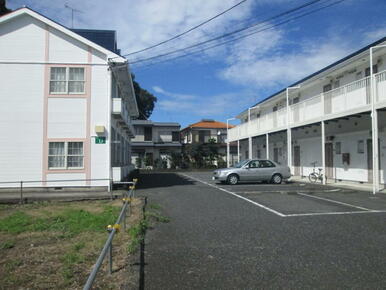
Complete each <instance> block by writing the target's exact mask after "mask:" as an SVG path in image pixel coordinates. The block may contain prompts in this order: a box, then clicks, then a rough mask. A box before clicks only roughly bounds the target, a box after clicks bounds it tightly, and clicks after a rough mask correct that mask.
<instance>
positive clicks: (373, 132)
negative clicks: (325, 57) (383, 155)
mask: <svg viewBox="0 0 386 290" xmlns="http://www.w3.org/2000/svg"><path fill="white" fill-rule="evenodd" d="M370 96H371V137H372V139H373V156H372V157H373V194H376V192H377V188H378V184H377V183H378V182H377V168H378V166H377V165H378V160H377V158H378V130H377V127H376V125H377V122H376V119H378V118H377V117H378V116H377V111H376V109H375V93H374V71H373V47H370Z"/></svg>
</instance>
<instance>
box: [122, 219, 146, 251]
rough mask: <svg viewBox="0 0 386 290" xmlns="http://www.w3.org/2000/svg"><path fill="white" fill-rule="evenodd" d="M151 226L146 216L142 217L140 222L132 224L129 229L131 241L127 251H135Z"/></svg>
mask: <svg viewBox="0 0 386 290" xmlns="http://www.w3.org/2000/svg"><path fill="white" fill-rule="evenodd" d="M148 227H149V222H148V220H147V219H146V218H144V219H142V220H141V221H140V222H139V223H138V224H136V225H134V226H132V227H131V228H130V229H129V230H128V233H129V236H130V243H129V245H128V246H127V251H128V253H129V254H132V253H134V252H135V251H136V250H137V249H138V247H139V245H140V244H141V242H142V241H143V239H144V236H145V232H146V230H147V228H148Z"/></svg>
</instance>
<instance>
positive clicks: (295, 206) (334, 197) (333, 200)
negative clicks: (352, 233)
mask: <svg viewBox="0 0 386 290" xmlns="http://www.w3.org/2000/svg"><path fill="white" fill-rule="evenodd" d="M183 175H184V177H185V178H189V179H192V180H195V181H197V182H201V183H203V184H206V185H207V186H210V187H213V188H217V189H218V190H221V191H223V192H225V193H228V194H231V195H233V196H235V197H238V198H241V199H243V200H245V201H246V202H250V203H252V204H254V205H256V206H258V207H260V208H263V209H265V210H268V211H270V212H272V213H274V214H276V215H278V216H281V217H300V216H313V215H350V214H385V213H386V197H385V195H383V194H379V195H376V196H373V195H372V194H370V193H368V192H363V191H357V190H351V189H341V188H335V187H331V186H323V185H321V184H309V183H299V182H289V183H283V184H280V185H274V184H262V183H241V184H237V185H227V184H221V183H219V182H217V181H214V180H212V174H211V172H189V173H187V174H183Z"/></svg>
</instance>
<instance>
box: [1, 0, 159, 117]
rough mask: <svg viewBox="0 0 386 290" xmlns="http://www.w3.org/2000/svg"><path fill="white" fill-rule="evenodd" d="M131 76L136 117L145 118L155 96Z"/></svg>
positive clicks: (150, 111) (150, 109) (151, 111)
mask: <svg viewBox="0 0 386 290" xmlns="http://www.w3.org/2000/svg"><path fill="white" fill-rule="evenodd" d="M0 1H1V0H0ZM131 78H132V79H133V86H134V92H135V97H136V99H137V105H138V110H139V117H138V119H140V120H147V118H149V117H150V115H151V113H153V110H154V104H155V103H156V102H157V97H156V96H154V95H153V94H151V93H149V92H148V91H147V90H145V89H143V88H141V86H140V85H139V83H137V82H136V81H135V75H134V74H131Z"/></svg>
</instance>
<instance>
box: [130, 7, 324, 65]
mask: <svg viewBox="0 0 386 290" xmlns="http://www.w3.org/2000/svg"><path fill="white" fill-rule="evenodd" d="M320 1H322V0H312V1H309V2H307V3H305V4H303V5H300V6H297V7H295V8H292V9H289V10H287V11H284V12H282V13H279V14H277V15H274V16H271V17H269V18H267V19H265V20H262V21H259V22H256V23H254V24H252V25H249V26H246V27H243V28H240V29H237V30H234V31H231V32H228V33H225V34H222V35H220V36H217V37H215V38H212V39H208V40H205V41H202V42H199V43H196V44H193V45H189V46H186V47H183V48H180V49H176V50H174V51H170V52H167V53H164V54H159V55H156V56H152V57H148V58H143V59H138V60H134V61H131V62H130V63H131V64H135V63H139V62H143V61H148V60H151V59H155V58H159V57H163V56H167V55H171V54H174V53H176V52H180V51H184V50H187V49H190V48H194V47H197V46H200V45H203V44H206V43H209V42H213V41H215V40H219V39H221V38H225V37H229V36H231V35H234V34H236V33H240V32H243V31H245V30H247V29H249V28H251V27H254V26H257V25H260V24H262V23H265V22H269V21H272V20H274V19H276V18H280V17H282V16H285V15H288V14H291V13H293V12H296V11H298V10H301V9H303V8H305V7H308V6H310V5H313V4H315V3H317V2H320Z"/></svg>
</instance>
